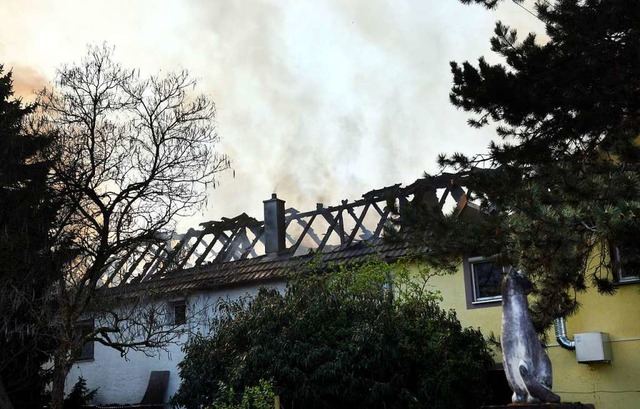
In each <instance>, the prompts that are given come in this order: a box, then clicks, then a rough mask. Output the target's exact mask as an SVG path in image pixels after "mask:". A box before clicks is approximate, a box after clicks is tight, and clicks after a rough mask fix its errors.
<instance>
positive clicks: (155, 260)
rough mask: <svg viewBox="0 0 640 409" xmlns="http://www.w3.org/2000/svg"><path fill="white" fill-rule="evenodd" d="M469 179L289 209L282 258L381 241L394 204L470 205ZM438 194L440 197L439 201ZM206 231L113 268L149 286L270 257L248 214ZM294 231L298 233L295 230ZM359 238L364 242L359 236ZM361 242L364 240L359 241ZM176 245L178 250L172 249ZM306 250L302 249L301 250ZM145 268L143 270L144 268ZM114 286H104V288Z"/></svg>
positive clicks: (151, 247) (433, 180)
mask: <svg viewBox="0 0 640 409" xmlns="http://www.w3.org/2000/svg"><path fill="white" fill-rule="evenodd" d="M465 178H466V177H465V176H462V177H460V176H459V175H454V174H441V175H438V176H434V177H430V178H426V179H419V180H417V181H416V182H414V183H413V184H411V185H408V186H406V187H402V186H401V185H399V184H396V185H393V186H388V187H385V188H382V189H376V190H372V191H370V192H367V193H365V194H364V195H362V198H361V199H358V200H355V201H353V202H348V201H346V200H343V201H342V202H341V204H340V205H338V206H330V207H324V206H323V205H322V204H320V203H319V204H318V205H317V207H316V209H314V210H312V211H309V212H304V213H301V212H299V211H297V210H296V209H293V208H289V209H287V210H286V211H285V212H284V220H282V224H283V227H282V228H283V229H284V230H285V238H286V239H285V241H286V242H288V243H289V247H285V248H284V249H283V250H282V252H280V250H278V254H283V255H288V256H289V257H293V256H294V255H297V254H298V253H297V251H298V250H299V249H300V250H303V249H305V248H309V250H312V251H314V252H330V251H332V250H334V249H336V248H338V247H339V248H341V249H344V248H347V247H349V246H351V245H354V244H356V243H358V242H361V241H363V240H364V241H366V240H373V239H379V238H381V236H382V234H383V231H384V226H385V225H386V224H387V223H388V222H389V217H390V214H391V208H392V207H393V206H390V204H394V206H397V207H399V208H400V209H402V208H403V207H405V206H407V205H408V204H409V202H416V201H419V202H423V203H426V204H432V205H434V206H438V208H440V209H442V208H443V206H444V204H445V201H446V200H447V197H448V196H451V197H453V199H455V201H456V202H457V203H458V205H460V204H461V203H466V198H467V197H468V194H469V192H465V191H464V189H463V188H462V187H461V186H463V185H464V184H465V182H466V180H465ZM438 192H441V193H440V197H438ZM200 226H201V227H202V228H201V229H189V231H187V233H185V234H184V235H179V236H176V235H174V236H172V237H171V238H166V237H165V238H159V240H158V241H154V242H150V243H148V244H147V245H145V246H142V247H140V248H138V249H132V250H131V251H130V252H129V253H128V255H127V256H126V257H125V258H126V260H119V261H118V262H117V263H114V265H117V267H115V268H116V269H118V270H119V269H126V272H124V273H123V274H122V275H121V276H120V277H121V279H120V280H121V281H125V282H126V281H129V282H132V283H134V282H145V281H150V280H155V279H162V278H163V277H168V276H170V275H171V272H172V271H176V270H185V269H189V268H193V267H202V266H206V265H209V264H220V263H226V262H229V261H237V260H245V259H248V258H256V257H260V256H263V255H265V223H264V222H263V221H258V220H256V219H254V218H252V217H249V216H248V215H246V214H244V213H243V214H241V215H239V216H237V217H235V218H231V219H228V218H223V219H222V220H221V221H211V222H207V223H202V224H201V225H200ZM294 226H295V228H294ZM358 235H360V236H358ZM358 237H359V238H358ZM172 243H175V244H172ZM303 245H304V246H306V247H302V248H301V246H303ZM143 262H144V264H143V265H142V266H140V264H141V263H143ZM109 284H115V283H105V285H107V286H108V285H109Z"/></svg>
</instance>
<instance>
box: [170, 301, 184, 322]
mask: <svg viewBox="0 0 640 409" xmlns="http://www.w3.org/2000/svg"><path fill="white" fill-rule="evenodd" d="M169 322H170V323H171V324H172V325H182V324H185V323H186V322H187V302H186V301H185V300H179V301H172V302H170V303H169Z"/></svg>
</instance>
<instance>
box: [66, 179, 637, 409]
mask: <svg viewBox="0 0 640 409" xmlns="http://www.w3.org/2000/svg"><path fill="white" fill-rule="evenodd" d="M448 195H450V196H451V197H453V198H454V199H455V201H456V202H457V203H458V206H459V207H460V208H468V209H471V210H473V209H472V204H468V203H466V201H465V196H464V192H461V191H460V189H459V188H457V187H455V186H452V185H451V183H450V179H449V178H448V177H447V175H443V176H442V177H441V178H435V179H429V180H425V179H420V180H418V181H416V182H415V183H413V184H411V185H409V186H406V187H402V186H400V185H395V186H391V187H387V188H383V189H380V190H374V191H371V192H369V193H366V194H364V195H363V196H362V198H361V199H358V200H356V201H353V202H348V201H343V202H342V203H341V204H339V205H336V206H330V207H324V206H323V205H322V204H318V205H317V207H316V209H314V210H311V211H307V212H298V211H297V210H295V209H293V208H289V209H285V203H284V202H283V201H282V200H280V199H278V198H277V197H276V196H275V195H274V196H273V197H272V198H271V199H269V200H266V201H265V202H264V221H258V220H256V219H253V218H251V217H249V216H247V215H244V214H243V215H240V216H238V217H236V218H233V219H223V220H222V221H217V222H209V223H205V224H202V225H201V228H199V229H191V230H189V231H188V232H187V233H186V234H184V235H180V236H174V237H171V239H170V240H167V242H166V243H164V244H163V245H155V244H154V245H150V246H148V248H146V249H144V251H141V252H139V253H138V254H137V255H136V257H135V258H132V260H131V261H130V262H129V263H128V265H127V268H129V269H130V271H132V272H133V274H131V276H132V277H135V278H134V279H133V280H131V283H130V284H129V286H128V288H129V290H130V291H132V292H134V293H135V292H139V293H140V294H143V293H145V292H148V291H154V292H157V293H159V294H162V296H163V297H164V300H165V302H166V306H167V308H168V310H169V314H168V316H169V317H170V318H171V319H172V320H173V321H174V323H177V324H183V325H184V326H185V328H188V329H189V330H190V331H191V332H202V333H206V332H207V331H208V329H209V328H208V320H209V319H210V318H211V314H213V313H214V312H213V309H212V308H210V307H211V306H212V305H214V304H215V301H216V300H217V299H219V298H222V299H225V298H234V297H241V296H243V295H245V294H247V293H248V294H255V292H256V291H257V289H258V288H259V287H260V286H272V287H275V288H279V289H282V290H283V289H284V287H285V279H284V276H283V274H284V272H286V271H287V270H288V269H289V268H291V267H294V266H295V265H297V264H298V263H301V262H304V261H306V260H309V258H310V257H312V256H313V255H314V254H316V255H317V254H320V255H321V258H322V260H323V262H341V261H353V260H357V259H359V258H363V257H367V256H369V255H371V254H373V253H374V252H376V253H379V254H380V255H381V256H382V257H384V258H385V259H388V260H390V261H392V260H395V259H397V258H399V257H403V256H406V255H409V254H410V252H411V251H412V250H411V249H410V248H409V247H408V246H405V245H401V244H391V243H387V242H384V241H382V239H381V237H382V235H383V230H384V226H385V225H386V224H387V223H388V222H389V221H390V217H391V216H390V211H389V209H388V207H387V203H388V201H395V203H396V205H397V206H399V207H400V208H402V207H403V206H405V205H406V204H408V203H409V202H410V201H412V200H420V201H425V202H427V203H436V204H437V203H439V204H441V205H442V204H443V203H444V202H445V200H446V197H447V196H448ZM502 274H503V272H502V270H501V269H500V268H497V267H496V266H495V265H494V264H493V263H492V262H491V260H490V259H484V258H481V257H477V255H475V254H466V255H463V256H462V260H461V262H460V267H459V269H458V272H457V273H455V274H452V275H446V276H437V277H433V278H432V279H431V281H430V284H431V285H433V286H434V287H436V288H437V289H438V290H440V291H441V293H442V296H443V302H442V303H443V306H444V307H445V308H447V309H449V308H451V309H455V310H456V312H457V315H458V318H459V319H460V320H461V322H462V324H463V325H465V326H473V327H479V328H480V329H481V330H482V331H483V333H484V334H485V335H487V336H489V335H490V334H492V333H493V334H495V336H496V337H498V336H499V334H500V324H501V298H500V292H499V290H500V282H501V279H502ZM619 274H620V286H619V289H618V292H617V294H616V295H615V296H605V295H600V294H598V293H597V292H596V291H595V290H589V291H588V292H586V293H584V294H580V295H579V297H578V300H579V301H580V303H581V304H582V308H581V310H580V312H579V313H578V314H576V315H575V316H572V317H567V318H566V320H564V321H560V322H559V325H558V328H557V329H556V331H557V334H556V333H554V330H551V333H550V336H549V339H551V340H557V341H554V342H551V343H550V344H549V345H548V353H549V356H550V358H551V361H552V363H553V367H554V391H555V392H556V393H558V394H559V395H560V396H561V397H562V399H563V400H565V401H581V402H584V403H595V405H596V407H597V408H599V409H613V408H616V409H619V408H629V409H630V408H635V407H636V406H637V403H636V402H640V323H639V322H638V319H637V318H638V317H639V316H640V304H639V303H638V302H637V297H638V290H639V289H640V285H639V284H640V281H639V279H638V277H636V276H634V275H633V274H628V273H627V274H625V273H624V272H619ZM84 325H91V323H90V322H89V323H84ZM556 335H558V336H556ZM187 337H188V335H187V333H185V334H183V335H181V336H180V338H179V339H178V340H177V341H178V342H177V343H176V344H175V345H171V346H169V348H168V349H167V351H164V352H161V353H160V354H159V355H158V356H152V357H148V356H146V355H145V354H143V353H130V354H129V355H128V356H127V359H126V360H125V359H123V358H121V357H120V354H119V353H118V352H117V351H115V350H113V349H110V348H106V347H103V346H101V345H99V344H96V345H91V344H87V345H85V352H86V353H83V356H82V359H81V360H79V361H78V362H77V363H76V364H75V365H74V367H73V369H72V371H71V373H70V375H69V378H68V381H67V384H68V385H67V387H68V388H70V387H71V385H73V383H74V382H75V380H76V379H77V378H78V376H82V377H84V378H85V379H86V380H87V385H88V387H89V388H96V387H99V388H100V389H99V390H98V393H97V395H96V401H97V402H99V403H134V402H139V401H140V399H141V397H142V394H144V391H145V388H146V386H147V381H148V379H149V374H150V372H151V371H167V370H168V371H169V382H168V388H167V391H166V396H165V401H166V399H167V398H168V397H169V396H170V395H172V394H173V393H175V391H176V390H177V388H178V386H179V381H180V379H179V376H178V370H177V364H178V363H179V362H180V361H181V360H182V358H183V353H182V352H181V349H180V345H181V344H183V343H184V342H185V341H186V340H187ZM576 346H577V348H576ZM585 353H588V355H586V356H585ZM496 361H497V370H496V371H495V374H494V375H495V379H494V380H493V381H494V383H495V385H496V386H497V387H498V388H500V387H502V388H504V385H505V384H504V377H503V376H504V375H503V373H502V372H501V371H500V361H501V357H500V353H499V352H497V353H496ZM505 393H506V394H507V396H508V395H509V393H508V391H507V392H505Z"/></svg>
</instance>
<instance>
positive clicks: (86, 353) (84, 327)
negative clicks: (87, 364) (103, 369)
mask: <svg viewBox="0 0 640 409" xmlns="http://www.w3.org/2000/svg"><path fill="white" fill-rule="evenodd" d="M94 328H95V327H94V324H93V319H88V320H82V321H78V323H77V324H76V336H77V337H78V338H79V339H83V338H84V337H86V336H87V335H89V334H91V333H92V332H93V330H94ZM77 360H78V361H89V360H93V341H87V342H85V343H84V344H83V345H82V351H81V352H80V356H79V357H78V359H77Z"/></svg>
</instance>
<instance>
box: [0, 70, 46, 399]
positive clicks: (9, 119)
mask: <svg viewBox="0 0 640 409" xmlns="http://www.w3.org/2000/svg"><path fill="white" fill-rule="evenodd" d="M34 109H35V107H34V106H33V105H28V106H23V105H22V103H21V101H20V100H19V99H15V98H13V89H12V79H11V72H9V73H6V74H3V72H2V66H1V65H0V311H2V314H1V315H0V403H1V405H0V406H1V407H3V408H4V407H11V406H10V405H11V403H9V402H8V401H11V402H12V403H13V406H15V407H25V408H28V407H34V408H35V407H42V404H43V400H42V394H43V392H44V389H43V388H44V385H45V381H44V380H43V378H42V371H41V367H42V364H43V363H44V361H45V360H46V359H47V357H46V354H45V352H44V351H45V350H46V348H47V342H48V341H47V337H46V335H45V333H46V331H43V328H44V326H43V325H42V322H41V321H42V314H43V313H44V312H45V309H44V301H43V300H44V298H45V296H46V293H47V289H48V285H49V283H50V282H51V278H52V277H53V274H54V272H55V269H54V268H53V263H52V258H51V257H50V250H49V240H48V232H49V228H50V226H51V223H52V220H53V213H54V211H53V207H52V205H51V203H52V201H51V194H50V192H49V189H48V188H47V183H46V181H47V173H48V170H49V165H48V163H47V162H46V161H45V160H43V159H42V158H41V157H40V153H41V152H42V150H43V149H44V147H45V146H46V144H47V143H48V139H47V138H46V137H45V136H43V135H38V134H32V133H29V132H27V131H26V130H25V129H26V127H25V124H26V123H25V121H26V119H27V117H28V115H29V114H31V113H32V112H33V110H34Z"/></svg>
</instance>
